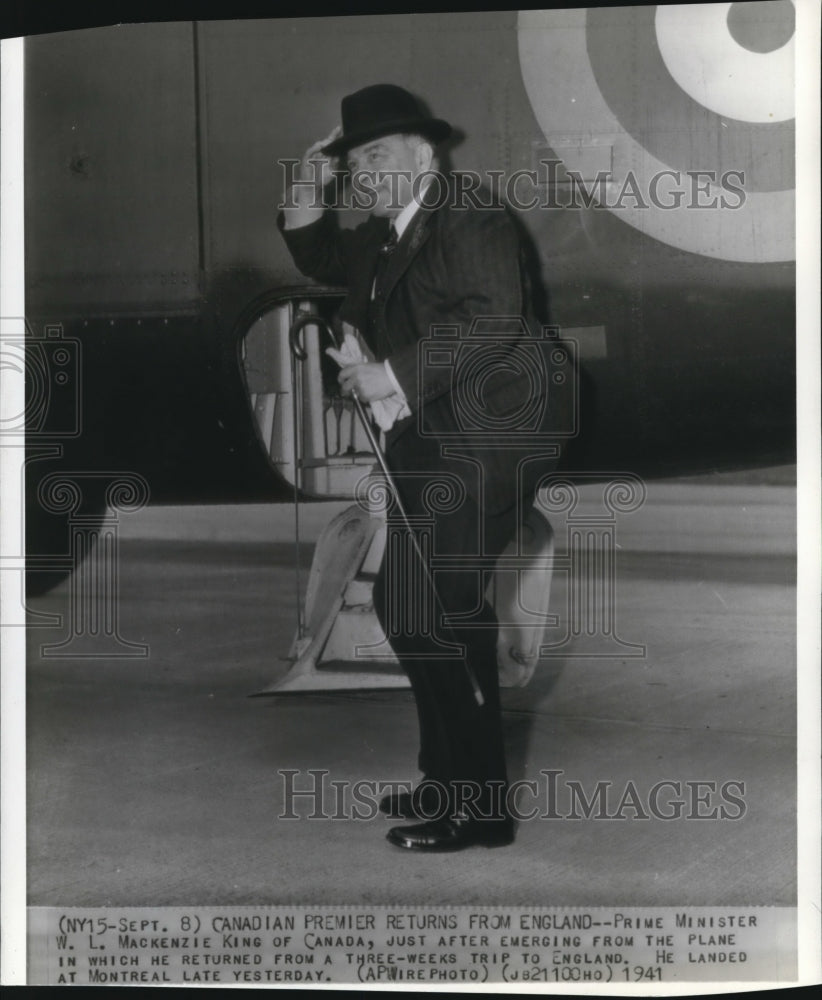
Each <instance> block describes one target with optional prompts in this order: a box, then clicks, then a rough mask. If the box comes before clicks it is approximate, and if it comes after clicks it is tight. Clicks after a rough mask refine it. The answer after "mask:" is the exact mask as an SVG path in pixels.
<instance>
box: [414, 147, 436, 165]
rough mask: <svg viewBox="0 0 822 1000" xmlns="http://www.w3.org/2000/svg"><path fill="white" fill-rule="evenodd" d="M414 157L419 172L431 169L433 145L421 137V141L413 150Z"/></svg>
mask: <svg viewBox="0 0 822 1000" xmlns="http://www.w3.org/2000/svg"><path fill="white" fill-rule="evenodd" d="M414 159H415V162H416V166H417V170H419V171H420V172H421V173H422V172H424V171H427V170H430V169H431V164H432V163H433V162H434V147H433V146H432V145H431V143H430V142H428V140H427V139H423V140H422V142H419V143H417V148H416V149H415V150H414Z"/></svg>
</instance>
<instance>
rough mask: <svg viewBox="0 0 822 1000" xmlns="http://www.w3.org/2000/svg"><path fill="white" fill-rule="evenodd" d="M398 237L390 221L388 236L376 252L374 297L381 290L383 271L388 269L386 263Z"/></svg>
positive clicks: (383, 280) (383, 282)
mask: <svg viewBox="0 0 822 1000" xmlns="http://www.w3.org/2000/svg"><path fill="white" fill-rule="evenodd" d="M398 239H399V237H398V236H397V230H396V229H395V228H394V223H393V222H392V223H391V228H390V229H389V232H388V238H387V239H386V241H385V242H384V243H383V244H382V246H381V247H380V249H379V251H378V253H377V269H376V271H375V272H374V298H376V297H377V296H378V295H379V293H380V292H381V291H382V288H383V285H384V284H385V273H386V271H387V270H388V265H389V263H390V262H391V255H392V254H393V253H394V251H395V250H396V249H397V241H398Z"/></svg>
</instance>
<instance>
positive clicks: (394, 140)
mask: <svg viewBox="0 0 822 1000" xmlns="http://www.w3.org/2000/svg"><path fill="white" fill-rule="evenodd" d="M429 154H430V146H428V145H427V143H425V142H422V141H421V140H420V139H418V138H417V137H415V136H407V135H384V136H381V137H380V138H379V139H372V140H371V141H370V142H366V143H364V144H363V145H362V146H355V147H354V148H353V149H351V150H349V152H348V156H347V164H348V169H349V171H350V172H351V179H352V183H353V184H354V189H355V191H356V190H357V186H358V185H361V189H362V191H363V192H368V193H369V194H368V197H369V200H370V199H371V198H373V197H374V196H376V204H375V205H374V207H373V208H371V209H370V211H371V213H372V214H373V215H380V216H389V217H391V216H395V215H399V213H400V212H401V211H402V209H403V208H405V206H406V205H408V204H410V202H411V200H412V198H413V182H414V178H415V177H417V176H418V175H419V174H421V173H423V172H424V171H425V170H427V169H428V166H429V163H430V155H429ZM358 174H359V175H361V176H360V177H359V178H358V177H357V175H358ZM370 192H374V194H373V195H371V194H370ZM360 197H361V198H364V196H363V195H360Z"/></svg>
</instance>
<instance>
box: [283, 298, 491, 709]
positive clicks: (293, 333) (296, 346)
mask: <svg viewBox="0 0 822 1000" xmlns="http://www.w3.org/2000/svg"><path fill="white" fill-rule="evenodd" d="M305 326H319V327H321V328H322V329H323V330H325V332H326V333H327V334H328V336H329V337H330V339H331V343H332V344H333V345H334V347H335V349H337V350H339V349H340V346H341V345H340V344H339V342H338V341H337V337H336V335H335V333H334V329H333V327H332V326H331V324H330V323H329V322H328V321H327V320H325V319H323V318H322V317H321V316H316V315H313V314H311V313H303V314H302V315H301V316H298V317H297V319H295V320H294V322H293V323H292V324H291V329H290V330H289V333H288V338H289V344H290V346H291V352H292V354H293V355H294V357H296V358H297V359H298V360H300V361H305V359H306V357H307V355H306V353H305V351H304V350H303V348H302V346H301V345H300V341H299V336H300V334H301V333H302V330H303V327H305ZM351 398H352V399H353V401H354V409H355V410H356V411H357V416H358V417H359V419H360V423H361V424H362V426H363V430H364V431H365V435H366V437H367V438H368V443H369V445H370V446H371V450H372V451H373V452H374V457H375V458H376V459H377V465H379V467H380V472H382V474H383V476H384V478H385V481H386V482H387V483H388V487H389V489H390V490H391V492H392V494H393V495H394V503H395V504H396V508H397V511H398V512H399V515H400V518H401V520H402V522H403V524H404V525H405V528H406V531H407V532H408V537H409V538H410V539H411V545H412V546H413V549H414V552H415V553H416V556H417V558H418V559H419V563H420V566H421V567H422V571H423V573H424V575H425V580H426V582H427V584H428V586H429V587H430V588H431V593H432V594H433V596H434V603H435V605H436V607H437V609H438V611H439V612H440V614H441V616H442V620H443V623H444V624H445V627H446V628H447V629H448V631H449V632H450V633H451V636H452V638H453V640H454V642H455V644H456V645H463V643H460V642H458V641H457V639H456V636H455V635H454V632H453V629H452V627H451V625H450V624H448V622H446V621H445V616H446V612H445V608H444V607H443V604H442V601H441V600H440V596H439V594H438V593H437V588H436V587H435V586H434V579H433V576H432V575H431V570H430V568H429V566H428V563H427V562H426V559H425V556H424V555H423V552H422V549H421V548H420V543H419V540H418V539H417V536H416V534H415V532H414V529H413V527H412V526H411V521H410V520H409V517H408V513H407V512H406V510H405V506H404V505H403V502H402V498H401V497H400V491H399V490H398V489H397V484H396V483H395V482H394V478H393V476H392V475H391V471H390V470H389V468H388V463H387V462H386V460H385V455H384V454H383V451H382V448H380V444H379V441H378V440H377V435H376V434H375V433H374V428H373V426H372V425H371V421H370V420H369V419H368V415H367V414H366V412H365V408H364V407H363V405H362V402H361V401H360V399H359V398H358V397H357V394H356V393H355V392H352V393H351ZM462 662H463V664H464V665H465V672H466V673H467V674H468V681H469V683H470V684H471V689H472V690H473V692H474V698H475V699H476V702H477V705H480V706H482V705H483V704H485V699H484V697H483V694H482V690H481V689H480V686H479V682H478V681H477V675H476V674H475V672H474V668H473V667H472V666H471V664H470V663H469V662H468V660H467V658H465V657H463V661H462Z"/></svg>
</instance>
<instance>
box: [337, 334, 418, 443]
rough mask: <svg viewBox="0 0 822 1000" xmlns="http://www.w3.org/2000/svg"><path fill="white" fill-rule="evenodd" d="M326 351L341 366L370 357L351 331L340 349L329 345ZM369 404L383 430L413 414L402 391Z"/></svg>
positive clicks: (365, 362)
mask: <svg viewBox="0 0 822 1000" xmlns="http://www.w3.org/2000/svg"><path fill="white" fill-rule="evenodd" d="M325 353H326V354H327V355H328V356H329V357H330V358H333V359H334V360H335V361H336V362H337V364H338V365H339V366H340V368H346V367H347V366H348V365H364V364H368V358H367V357H366V355H365V353H364V352H363V349H362V348H361V347H360V344H359V341H358V340H357V338H356V337H355V336H354V335H353V334H351V333H346V334H345V336H344V337H343V342H342V347H340V348H339V350H338V349H337V348H334V347H328V348H326V351H325ZM367 405H368V408H369V409H370V410H371V415H372V416H373V418H374V420H375V421H376V422H377V426H378V427H379V428H380V430H382V431H389V430H391V428H392V427H393V426H394V422H395V421H396V420H399V419H400V418H401V417H410V416H411V410H410V409H409V407H408V401H407V400H406V398H405V396H404V394H403V393H402V392H395V393H392V395H390V396H386V397H385V399H375V400H374V401H373V402H372V403H368V404H367Z"/></svg>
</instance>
